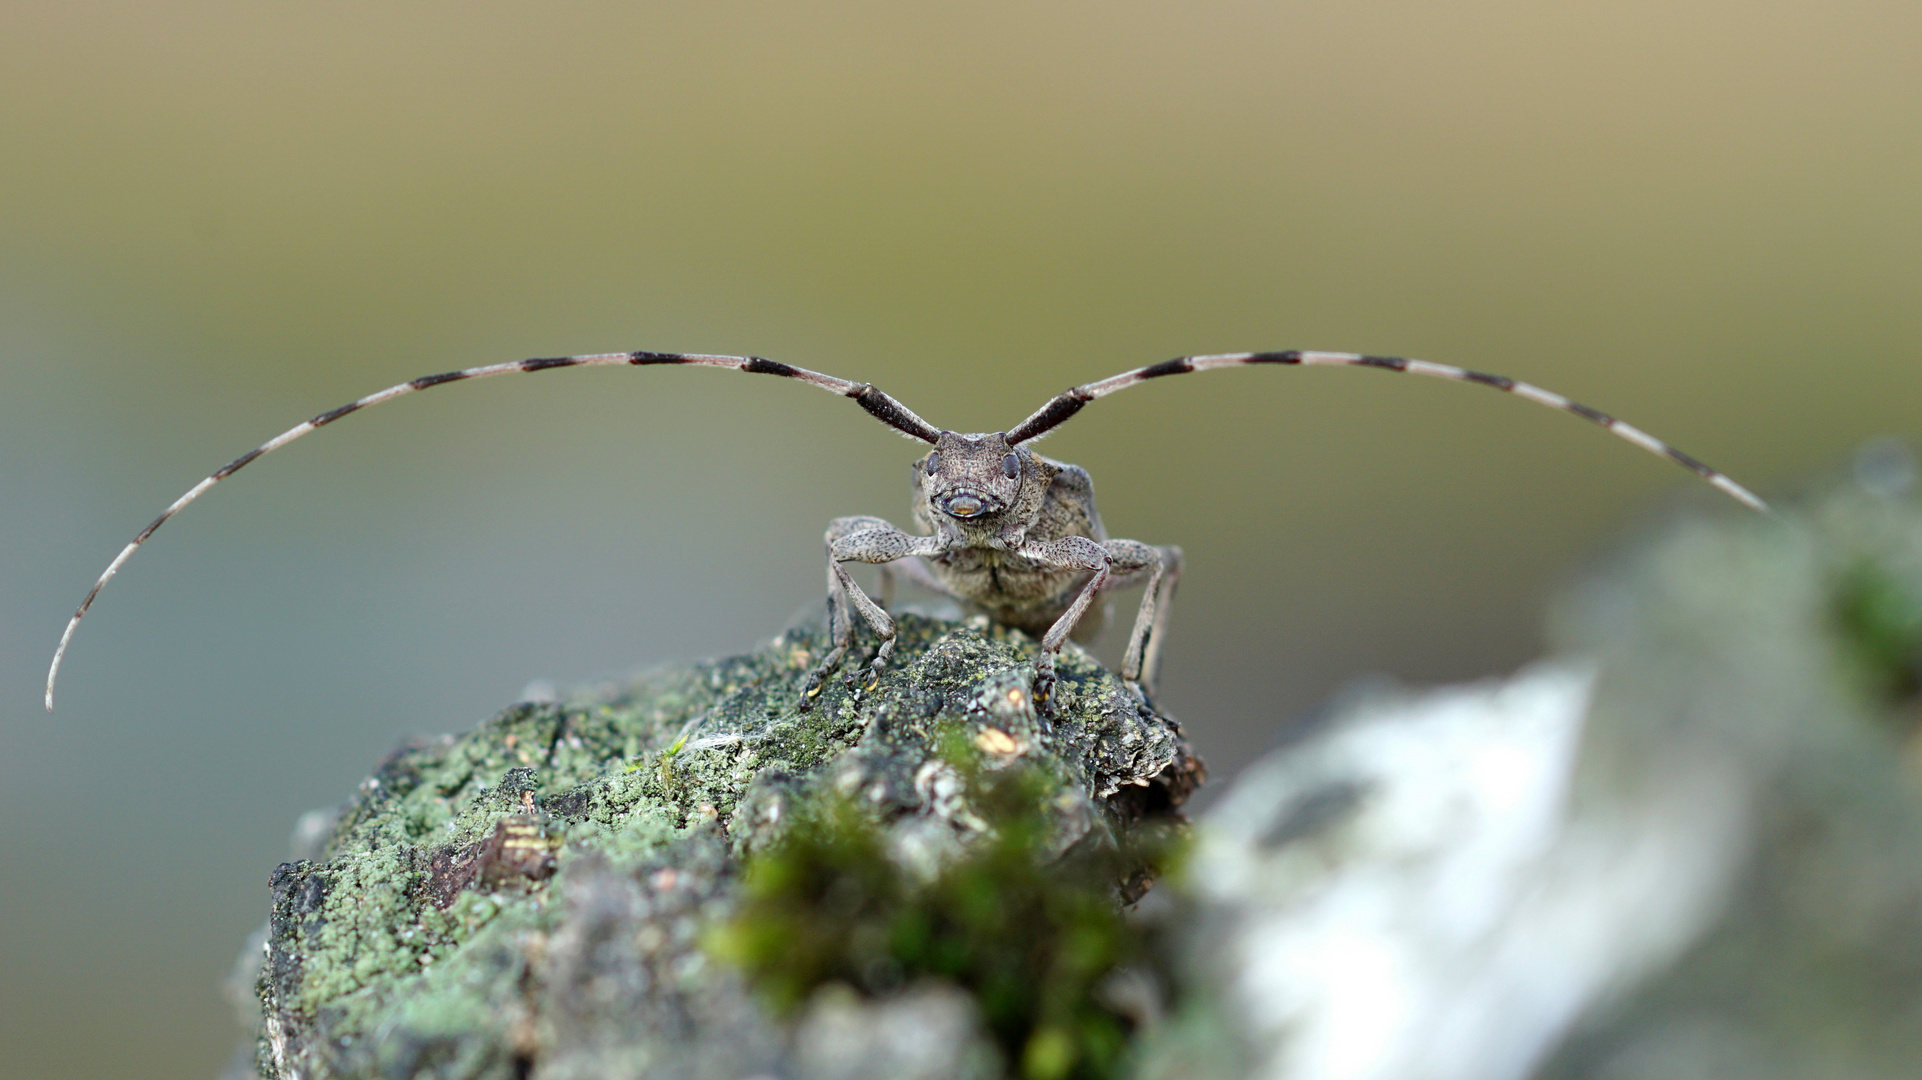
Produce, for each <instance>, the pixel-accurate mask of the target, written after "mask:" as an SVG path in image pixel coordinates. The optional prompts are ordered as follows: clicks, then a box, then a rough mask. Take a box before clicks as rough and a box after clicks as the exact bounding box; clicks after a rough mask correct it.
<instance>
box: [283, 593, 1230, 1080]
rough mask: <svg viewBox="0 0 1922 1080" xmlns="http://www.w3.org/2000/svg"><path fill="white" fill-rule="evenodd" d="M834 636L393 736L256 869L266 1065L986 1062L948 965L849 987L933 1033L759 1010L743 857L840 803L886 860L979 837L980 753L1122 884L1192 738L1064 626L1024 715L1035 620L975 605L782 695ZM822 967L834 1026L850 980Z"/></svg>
mask: <svg viewBox="0 0 1922 1080" xmlns="http://www.w3.org/2000/svg"><path fill="white" fill-rule="evenodd" d="M824 645H825V642H824V639H823V637H822V635H821V633H820V631H819V629H818V628H801V629H796V630H790V631H788V632H787V633H785V634H783V635H782V636H780V637H777V638H775V639H774V640H773V641H771V642H769V643H767V644H766V645H765V646H763V647H762V648H760V649H758V650H756V651H755V652H753V653H750V654H748V655H745V656H738V657H731V658H728V659H724V660H716V661H708V662H703V663H698V664H692V665H685V666H676V667H670V668H665V669H662V670H659V671H656V672H653V673H650V674H648V675H644V676H642V677H640V678H638V679H636V680H634V681H632V682H630V683H626V684H620V685H610V686H603V687H596V688H591V689H586V690H582V691H578V692H574V693H570V694H567V695H564V696H563V697H562V699H561V700H559V701H555V702H546V703H525V704H519V705H515V706H513V707H510V708H508V709H507V710H505V711H503V712H502V713H501V714H500V715H498V716H496V717H494V718H493V719H491V720H489V721H487V722H486V723H484V724H482V725H481V726H480V727H478V728H476V729H475V730H474V731H472V732H470V733H468V734H466V735H463V736H458V737H456V736H442V737H440V738H439V739H436V740H432V741H427V742H422V743H418V744H415V745H410V746H407V747H405V748H403V749H401V750H400V751H398V752H396V753H395V754H394V755H393V756H391V757H390V758H389V759H388V760H387V761H386V762H385V763H383V764H382V765H381V766H380V768H379V769H378V771H377V772H376V773H375V774H374V775H373V776H372V777H370V778H369V779H367V780H366V781H364V782H363V783H362V784H361V787H360V790H359V792H358V794H357V795H356V796H355V797H354V798H353V799H352V800H351V801H350V802H349V803H348V804H347V805H346V806H345V807H343V809H342V811H341V814H340V817H339V820H338V822H337V823H336V824H335V826H334V829H333V832H332V835H331V836H330V837H329V839H328V840H327V842H326V844H325V846H324V848H323V849H322V851H321V852H320V857H319V858H317V859H314V860H311V861H301V862H296V863H286V864H283V865H282V866H281V867H280V868H279V869H278V870H276V871H275V873H274V875H273V879H272V888H273V911H272V917H271V920H270V923H269V928H268V930H269V932H268V940H267V948H266V960H265V963H264V966H263V969H262V972H261V976H260V980H259V990H260V998H261V1003H262V1006H263V1021H262V1028H261V1034H260V1041H259V1053H258V1064H259V1067H260V1069H261V1073H262V1075H263V1076H269V1077H283V1078H292V1077H302V1078H305V1080H314V1078H321V1077H382V1078H406V1077H436V1078H448V1080H451V1078H463V1080H465V1078H474V1080H479V1078H494V1077H500V1078H508V1077H526V1076H534V1077H543V1078H554V1080H558V1078H566V1077H611V1076H640V1075H646V1076H649V1077H687V1078H706V1077H716V1078H722V1077H725V1078H728V1080H736V1078H739V1077H744V1076H750V1075H754V1074H756V1073H768V1074H774V1075H809V1074H812V1075H824V1074H825V1073H827V1072H833V1070H834V1069H835V1068H841V1069H842V1072H841V1075H848V1076H853V1075H870V1074H875V1075H880V1074H885V1072H886V1071H887V1070H889V1069H892V1070H894V1071H896V1072H897V1073H898V1074H900V1075H909V1074H911V1073H912V1074H914V1075H926V1076H929V1077H934V1076H939V1075H955V1076H959V1075H969V1076H990V1075H993V1074H994V1073H995V1072H998V1071H999V1070H1000V1066H999V1064H998V1062H1000V1061H1003V1060H1006V1059H1007V1057H1008V1055H1006V1054H1004V1053H997V1052H996V1051H995V1050H994V1048H993V1047H992V1045H991V1041H992V1040H991V1035H990V1033H988V1031H987V1029H986V1028H985V1027H984V1026H983V1024H982V1023H981V1022H980V1020H979V1018H978V1016H977V1015H975V1014H972V1013H970V1010H969V1003H968V999H967V993H966V989H965V987H955V986H951V985H941V986H930V985H928V984H926V983H922V984H916V985H904V986H902V987H901V988H900V991H899V1000H898V1001H897V1002H892V1003H891V1002H888V1001H883V1000H876V999H874V998H875V996H874V995H873V993H872V991H871V990H870V991H866V992H864V993H865V998H864V999H865V1000H868V1001H869V1003H870V1004H872V1005H873V1006H874V1007H875V1008H877V1009H880V1010H882V1012H880V1013H877V1014H876V1015H883V1014H884V1013H885V1014H886V1015H893V1013H900V1014H901V1015H902V1016H919V1015H921V1013H916V1012H915V1010H916V1009H921V1010H923V1012H925V1010H926V1008H931V1007H935V1006H939V1008H940V1009H946V1010H947V1011H946V1012H943V1013H940V1014H939V1015H940V1017H946V1018H947V1020H946V1021H940V1022H936V1021H929V1022H927V1023H925V1024H922V1023H921V1022H920V1021H914V1022H913V1023H911V1024H910V1027H913V1028H915V1029H916V1030H920V1029H925V1030H927V1031H930V1032H932V1031H937V1030H940V1031H950V1030H951V1031H953V1032H959V1033H960V1034H958V1035H952V1036H944V1037H946V1038H949V1041H950V1042H952V1043H954V1045H953V1046H951V1047H947V1048H946V1050H945V1052H946V1053H947V1056H946V1057H942V1056H941V1054H940V1053H935V1054H934V1056H933V1057H927V1055H926V1054H923V1058H924V1059H925V1060H922V1059H917V1061H918V1062H919V1063H918V1064H914V1065H913V1066H912V1067H910V1066H909V1065H906V1064H903V1063H902V1062H901V1061H894V1062H893V1064H889V1061H890V1059H889V1058H888V1057H887V1053H886V1052H885V1051H886V1048H885V1047H883V1048H881V1049H879V1050H877V1049H876V1048H874V1047H865V1048H861V1047H857V1048H856V1049H855V1052H852V1053H851V1056H850V1053H842V1054H841V1055H840V1056H839V1057H835V1056H834V1055H833V1054H827V1055H826V1057H823V1052H822V1051H820V1049H819V1048H820V1046H822V1045H824V1044H823V1042H822V1038H823V1036H822V1030H827V1029H822V1030H815V1031H813V1032H812V1033H811V1034H810V1033H808V1032H803V1031H799V1028H800V1027H801V1026H804V1025H805V1024H806V1023H807V1022H808V1021H807V1020H806V1016H812V1015H817V1014H820V1013H821V1009H813V1010H812V1011H810V1012H807V1013H806V1014H805V1015H803V1014H802V1013H799V1012H781V1011H779V1010H778V1009H774V1008H771V1007H770V1005H769V997H768V995H765V994H758V993H756V992H755V990H754V988H752V987H750V986H749V985H748V980H747V979H746V977H745V976H744V974H743V973H742V971H741V970H740V969H738V968H737V967H735V966H734V965H731V964H730V963H727V962H725V961H724V960H721V959H717V951H716V950H715V949H714V948H713V947H712V942H713V941H714V940H715V939H716V935H717V932H719V931H723V930H725V929H726V928H727V927H728V926H730V925H735V923H734V920H737V919H738V917H739V912H740V909H741V905H742V897H743V890H742V885H741V879H742V867H743V865H744V861H752V860H753V859H755V858H756V857H758V855H757V853H765V852H768V851H770V850H772V849H774V848H775V847H776V846H777V845H779V844H781V843H782V842H783V838H784V837H785V836H786V835H787V834H788V832H789V829H790V825H791V824H792V823H793V822H795V821H796V820H805V819H807V818H808V816H809V813H810V812H811V811H810V808H819V807H822V806H825V805H828V804H829V803H830V802H832V803H833V804H834V805H837V806H841V807H847V808H853V809H854V810H855V811H856V812H857V814H858V816H859V818H860V820H862V821H864V822H866V823H868V825H869V827H872V828H874V829H876V830H879V832H878V833H877V835H879V836H882V837H883V838H884V841H885V843H884V844H883V848H884V850H885V851H886V854H887V858H888V860H889V868H890V869H889V872H890V873H897V874H900V875H903V876H904V878H906V879H910V880H919V881H928V880H933V879H934V878H936V877H938V876H939V875H940V873H941V872H942V867H944V866H947V865H951V864H953V863H954V862H955V861H956V860H958V859H965V858H967V857H968V855H967V853H968V852H969V851H971V850H975V849H979V848H982V847H983V846H984V844H985V843H986V840H987V839H988V838H992V837H993V836H995V835H996V826H995V822H994V820H993V811H992V809H991V808H989V807H986V806H982V805H977V803H979V801H980V800H979V798H978V795H979V792H980V790H981V789H980V787H979V785H976V784H972V783H971V782H970V777H972V776H977V775H979V774H981V773H982V771H983V770H988V771H993V770H996V769H1005V768H1007V767H1010V766H1018V767H1019V768H1020V769H1023V770H1027V771H1028V772H1030V773H1032V774H1033V775H1038V776H1045V777H1047V778H1048V782H1047V783H1045V784H1042V785H1039V786H1033V787H1032V790H1033V791H1034V792H1035V795H1034V801H1035V805H1034V807H1033V813H1034V815H1035V817H1034V820H1035V821H1038V822H1040V827H1039V828H1038V829H1035V830H1031V831H1032V832H1033V833H1034V835H1035V837H1036V854H1037V856H1038V857H1039V859H1040V861H1041V862H1043V863H1061V864H1064V865H1065V864H1067V863H1071V862H1076V861H1077V859H1078V858H1079V857H1080V856H1085V855H1086V854H1087V853H1090V852H1107V853H1110V856H1111V857H1109V858H1107V859H1106V861H1104V862H1101V863H1100V864H1099V865H1101V866H1102V867H1103V868H1104V873H1105V874H1107V877H1108V880H1107V881H1106V882H1105V888H1106V890H1107V893H1106V895H1108V896H1109V898H1110V899H1111V900H1112V901H1113V902H1114V903H1115V904H1120V903H1125V902H1127V901H1129V900H1131V899H1133V898H1134V897H1135V896H1137V895H1139V893H1140V892H1141V891H1142V890H1143V889H1145V887H1146V885H1147V882H1148V881H1149V880H1150V879H1151V877H1152V874H1153V870H1154V868H1153V866H1152V865H1150V862H1149V861H1148V859H1147V858H1146V857H1143V856H1139V855H1136V854H1134V852H1136V851H1137V850H1138V848H1137V846H1136V845H1135V844H1134V843H1133V841H1132V838H1134V837H1136V836H1138V835H1139V834H1140V833H1141V832H1142V830H1143V829H1144V828H1149V829H1153V828H1159V827H1161V825H1162V823H1166V822H1169V821H1172V820H1175V810H1176V808H1177V807H1178V806H1179V805H1180V804H1181V802H1182V801H1183V800H1184V799H1185V798H1186V797H1187V796H1188V794H1189V793H1190V792H1191V791H1192V790H1193V789H1194V787H1195V786H1196V785H1197V784H1198V783H1199V781H1200V779H1201V776H1202V769H1201V765H1200V762H1199V761H1198V760H1197V759H1196V758H1195V757H1194V756H1193V755H1192V753H1190V751H1189V749H1188V747H1187V745H1186V743H1185V742H1184V741H1183V739H1182V737H1181V734H1180V729H1179V728H1178V727H1177V726H1176V725H1175V723H1174V722H1173V721H1172V720H1170V719H1169V718H1167V717H1166V716H1163V715H1161V714H1160V713H1158V712H1156V711H1155V710H1154V709H1153V708H1152V707H1151V706H1149V705H1147V704H1145V703H1143V702H1141V701H1140V700H1138V698H1137V697H1136V696H1135V695H1134V694H1133V693H1132V692H1131V691H1130V690H1129V689H1128V688H1127V687H1126V686H1124V685H1123V684H1122V683H1121V682H1120V680H1119V679H1117V678H1116V677H1115V676H1114V675H1112V674H1111V673H1109V672H1108V671H1107V670H1105V669H1104V668H1102V667H1101V666H1100V665H1099V664H1098V663H1096V662H1095V661H1094V660H1093V659H1091V658H1090V657H1088V656H1087V655H1086V654H1085V653H1083V652H1080V651H1079V650H1077V649H1075V648H1073V647H1070V648H1069V649H1068V650H1067V651H1066V652H1065V653H1064V654H1063V656H1062V657H1061V661H1060V665H1059V672H1060V683H1059V686H1058V689H1057V691H1056V710H1057V715H1055V716H1054V717H1053V718H1052V722H1045V721H1043V720H1042V719H1041V718H1039V717H1037V715H1036V713H1035V711H1034V708H1033V705H1032V702H1031V701H1030V700H1029V696H1028V694H1027V693H1026V688H1027V685H1028V681H1029V679H1030V678H1031V676H1032V670H1033V669H1032V661H1033V656H1034V643H1033V642H1032V641H1031V640H1030V639H1029V638H1027V637H1026V636H1025V635H1023V634H1021V633H1020V632H1018V631H1010V630H1006V629H1003V628H1000V627H995V626H992V625H990V624H989V623H988V622H987V621H986V620H984V619H980V618H978V617H977V618H974V619H969V620H964V621H948V620H944V619H938V618H930V617H921V616H916V615H911V614H909V615H903V616H902V617H901V618H900V638H899V644H898V646H897V649H896V651H895V654H894V661H893V664H892V666H891V667H890V668H889V670H888V671H887V673H886V674H885V676H884V677H883V678H882V679H881V680H880V682H879V684H878V685H876V686H874V687H873V688H872V689H869V690H851V689H849V688H847V687H844V686H843V685H842V684H841V683H840V682H839V681H838V680H837V681H833V682H831V683H830V684H829V686H828V688H827V689H826V690H825V691H824V692H823V693H822V694H821V696H820V697H819V698H818V699H817V701H816V702H815V706H814V708H813V709H812V710H810V711H807V712H802V711H799V710H798V709H797V708H796V702H797V701H798V699H799V694H800V692H801V686H802V682H803V680H804V678H805V676H806V673H807V671H808V670H809V668H810V666H811V665H812V664H814V663H815V662H816V660H817V658H818V657H819V656H820V655H821V652H822V650H823V648H824ZM957 736H958V738H959V741H958V742H957ZM815 819H816V820H819V816H818V814H817V815H816V817H815ZM1080 864H1081V865H1087V862H1086V860H1085V859H1080ZM1044 930H1045V928H1036V932H1037V933H1038V934H1039V933H1041V932H1043V931H1044ZM822 989H823V994H824V995H825V997H823V999H822V1000H823V1001H825V1002H827V1003H828V1004H829V1005H831V1006H832V1008H831V1009H829V1012H831V1013H832V1015H833V1018H834V1022H835V1023H838V1024H840V1025H841V1028H836V1029H833V1030H841V1029H842V1028H847V1023H846V1021H847V1015H848V1008H849V1004H848V999H847V995H848V993H849V990H848V988H847V987H846V986H845V985H844V984H839V983H837V984H835V985H834V986H830V987H823V988H822ZM885 996H886V995H882V997H885ZM955 1002H959V1004H958V1005H955V1004H954V1003H955ZM929 1003H934V1004H933V1005H930V1004H929ZM863 1007H865V1006H863ZM889 1009H892V1010H893V1013H887V1012H886V1010H889ZM957 1009H958V1010H959V1011H958V1012H957V1011H956V1010H957ZM937 1012H938V1009H937ZM930 1015H932V1014H930ZM797 1017H798V1018H797ZM937 1019H938V1018H937ZM947 1021H952V1022H947ZM943 1023H946V1027H943ZM817 1027H818V1025H817ZM859 1028H860V1025H856V1026H855V1028H853V1029H850V1030H858V1029H859ZM877 1030H878V1028H877ZM928 1049H929V1048H928V1047H920V1048H918V1049H916V1052H917V1053H919V1052H921V1051H926V1050H928ZM933 1049H934V1050H936V1051H941V1050H942V1048H941V1047H935V1048H933ZM877 1054H879V1055H880V1056H879V1057H877V1056H876V1055H877ZM863 1055H865V1056H863ZM823 1060H827V1061H840V1062H842V1063H843V1065H844V1066H845V1067H843V1066H823V1065H822V1064H821V1062H822V1061H823ZM847 1062H855V1063H856V1064H853V1065H847V1064H846V1063H847ZM1016 1067H1017V1068H1019V1067H1020V1066H1019V1064H1018V1063H1017V1065H1016ZM876 1070H881V1072H879V1073H877V1072H876ZM917 1070H918V1071H917ZM1030 1071H1031V1070H1030Z"/></svg>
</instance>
